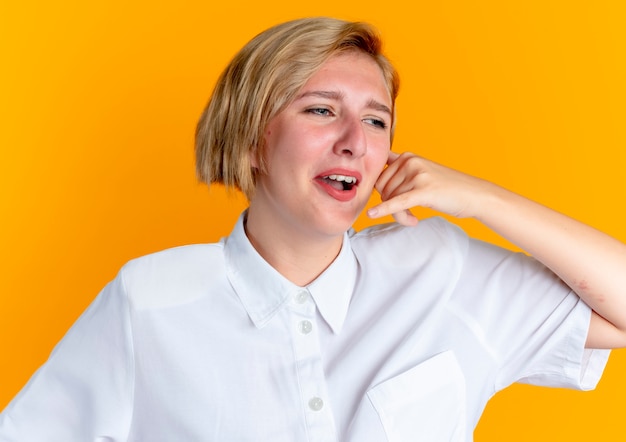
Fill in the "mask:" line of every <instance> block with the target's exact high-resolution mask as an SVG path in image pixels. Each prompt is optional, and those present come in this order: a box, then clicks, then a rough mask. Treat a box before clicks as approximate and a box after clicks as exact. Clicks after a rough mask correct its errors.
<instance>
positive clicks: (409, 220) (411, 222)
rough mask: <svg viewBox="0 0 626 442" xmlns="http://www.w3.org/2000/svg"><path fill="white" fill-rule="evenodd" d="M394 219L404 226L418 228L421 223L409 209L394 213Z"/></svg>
mask: <svg viewBox="0 0 626 442" xmlns="http://www.w3.org/2000/svg"><path fill="white" fill-rule="evenodd" d="M393 219H395V220H396V221H397V222H398V223H399V224H402V225H403V226H416V225H417V223H418V222H419V221H418V219H417V217H416V216H415V215H413V214H412V213H411V211H410V210H409V209H405V210H403V211H402V212H397V213H394V214H393Z"/></svg>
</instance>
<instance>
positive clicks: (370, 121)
mask: <svg viewBox="0 0 626 442" xmlns="http://www.w3.org/2000/svg"><path fill="white" fill-rule="evenodd" d="M363 121H365V122H366V123H368V124H371V125H372V126H376V127H379V128H381V129H386V128H387V123H385V121H383V120H381V119H379V118H365V119H364V120H363Z"/></svg>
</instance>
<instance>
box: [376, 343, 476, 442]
mask: <svg viewBox="0 0 626 442" xmlns="http://www.w3.org/2000/svg"><path fill="white" fill-rule="evenodd" d="M367 396H368V398H369V400H370V401H371V403H372V405H373V406H374V408H375V409H376V412H377V413H378V416H379V417H380V420H381V422H382V424H383V427H384V430H385V433H386V434H387V438H388V440H389V442H409V441H411V442H413V441H427V442H444V441H445V442H449V441H454V442H460V441H463V440H465V437H466V411H465V410H466V400H465V379H464V377H463V373H462V371H461V368H460V367H459V364H458V362H457V360H456V358H455V357H454V354H453V352H452V351H445V352H443V353H439V354H437V355H436V356H433V357H432V358H430V359H428V360H426V361H425V362H423V363H421V364H419V365H417V366H415V367H413V368H411V369H409V370H408V371H405V372H404V373H402V374H400V375H398V376H396V377H394V378H391V379H389V380H387V381H385V382H383V383H382V384H379V385H377V386H375V387H373V388H372V389H371V390H370V391H368V392H367Z"/></svg>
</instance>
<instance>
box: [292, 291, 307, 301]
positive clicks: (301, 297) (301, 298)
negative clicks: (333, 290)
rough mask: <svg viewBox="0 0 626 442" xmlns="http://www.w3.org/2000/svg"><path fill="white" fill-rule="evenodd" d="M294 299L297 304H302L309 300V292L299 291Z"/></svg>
mask: <svg viewBox="0 0 626 442" xmlns="http://www.w3.org/2000/svg"><path fill="white" fill-rule="evenodd" d="M295 298H296V302H297V303H298V304H304V303H305V302H306V301H307V299H309V292H307V291H306V290H301V291H299V292H298V293H297V294H296V296H295Z"/></svg>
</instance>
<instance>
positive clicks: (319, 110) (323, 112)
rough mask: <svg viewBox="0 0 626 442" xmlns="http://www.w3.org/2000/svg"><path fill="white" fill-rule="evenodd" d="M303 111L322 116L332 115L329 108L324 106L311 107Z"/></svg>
mask: <svg viewBox="0 0 626 442" xmlns="http://www.w3.org/2000/svg"><path fill="white" fill-rule="evenodd" d="M305 112H306V113H309V114H314V115H321V116H324V117H331V116H333V115H334V114H333V112H332V111H331V110H330V109H327V108H325V107H312V108H309V109H307V110H306V111H305Z"/></svg>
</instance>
